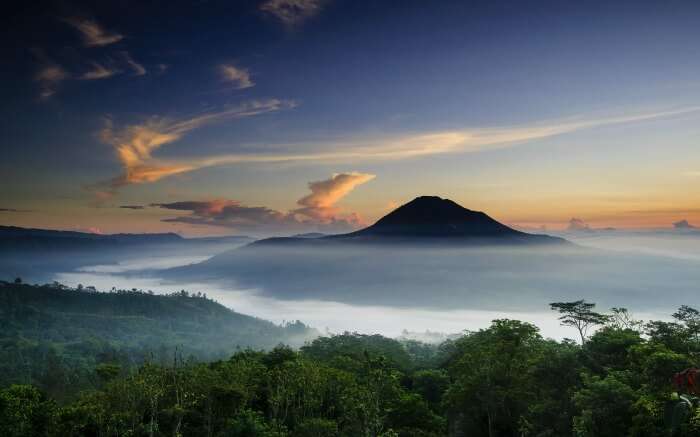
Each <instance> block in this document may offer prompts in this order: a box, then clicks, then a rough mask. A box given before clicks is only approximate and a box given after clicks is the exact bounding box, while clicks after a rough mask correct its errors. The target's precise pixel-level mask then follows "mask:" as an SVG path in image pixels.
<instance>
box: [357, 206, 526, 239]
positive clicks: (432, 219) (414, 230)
mask: <svg viewBox="0 0 700 437" xmlns="http://www.w3.org/2000/svg"><path fill="white" fill-rule="evenodd" d="M351 235H355V236H370V235H371V236H380V235H381V236H402V237H479V238H492V237H501V236H520V235H526V234H524V233H522V232H519V231H516V230H515V229H512V228H509V227H508V226H506V225H504V224H501V223H499V222H497V221H496V220H494V219H492V218H491V217H489V216H488V215H486V214H484V213H483V212H480V211H472V210H469V209H467V208H464V207H462V206H461V205H459V204H457V203H456V202H453V201H452V200H449V199H443V198H441V197H438V196H420V197H416V198H415V199H413V200H412V201H410V202H408V203H406V204H405V205H402V206H400V207H399V208H397V209H395V210H394V211H392V212H390V213H389V214H387V215H386V216H384V217H382V218H381V219H379V221H377V223H375V224H374V225H372V226H370V227H368V228H366V229H363V230H361V231H358V232H355V233H353V234H351Z"/></svg>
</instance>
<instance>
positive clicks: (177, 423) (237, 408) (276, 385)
mask: <svg viewBox="0 0 700 437" xmlns="http://www.w3.org/2000/svg"><path fill="white" fill-rule="evenodd" d="M0 290H1V291H2V293H1V294H0V296H1V299H2V305H0V309H1V311H2V320H3V325H4V326H5V327H6V329H4V330H3V341H2V349H1V351H2V352H1V353H2V354H3V360H2V363H3V365H4V366H5V368H4V369H3V372H2V377H3V378H4V383H3V387H4V388H2V389H1V390H0V434H1V435H3V436H44V435H45V436H54V435H61V436H83V435H86V436H126V435H136V436H138V435H143V436H166V435H174V436H265V437H272V436H275V437H282V436H292V437H294V436H298V437H306V436H309V437H313V436H318V437H322V436H348V437H349V436H353V437H354V436H368V437H369V436H372V437H375V436H384V437H388V436H406V437H418V436H421V437H428V436H445V435H449V436H490V437H491V436H590V437H594V436H595V437H606V436H610V437H613V436H614V437H619V436H650V437H655V436H658V437H662V436H668V437H672V436H697V435H700V410H699V409H698V399H697V395H698V394H700V392H699V391H698V390H699V388H700V385H699V384H698V380H699V379H700V378H699V377H698V376H699V375H698V371H697V370H696V369H695V367H696V366H698V364H699V363H698V361H699V358H700V313H699V312H698V311H697V310H695V309H694V308H691V307H687V306H684V307H681V308H680V309H679V310H678V311H677V312H676V313H674V314H673V320H672V321H649V322H642V321H638V320H635V319H634V317H633V316H632V315H631V314H629V312H627V311H626V310H625V309H624V308H614V309H612V310H611V312H610V313H607V314H606V313H599V312H596V309H595V306H594V305H593V304H592V303H590V302H585V301H575V302H558V303H553V304H552V309H553V310H556V311H558V312H559V313H560V315H561V321H562V324H563V325H564V326H571V327H573V328H572V329H571V334H572V336H578V335H582V337H581V339H582V340H583V341H582V342H579V341H573V340H563V341H555V340H552V339H546V338H543V337H542V336H541V335H540V333H539V330H538V328H537V327H536V326H534V325H532V324H529V323H525V322H521V321H517V320H508V319H502V320H494V321H493V323H492V324H491V326H489V327H488V328H485V329H481V330H479V331H474V332H465V333H464V334H463V335H462V336H459V337H458V338H456V339H449V340H447V341H445V342H443V343H441V344H439V345H428V344H425V343H421V342H418V341H415V340H408V339H404V340H401V341H399V340H394V339H389V338H385V337H382V336H380V335H362V334H357V333H344V334H341V335H333V336H330V337H320V338H316V339H315V340H313V341H310V342H307V343H306V344H305V345H304V346H302V347H301V348H300V349H293V348H290V347H288V346H283V345H279V346H276V347H274V348H272V349H270V346H271V342H272V341H274V340H276V339H279V338H281V336H282V335H283V334H288V332H287V331H289V330H290V329H291V330H294V331H304V330H305V329H306V328H305V327H303V328H302V327H300V326H298V325H294V326H288V327H276V326H274V325H272V324H267V323H265V322H263V321H260V320H257V319H252V318H246V317H245V316H241V315H238V314H235V313H233V312H231V311H229V310H227V309H225V308H223V307H221V306H219V305H218V304H216V303H214V302H212V301H210V300H208V299H206V298H205V297H203V296H202V297H198V296H197V295H195V296H192V295H190V294H187V293H177V294H174V295H172V296H151V295H149V294H148V293H143V292H136V291H128V292H127V291H121V292H113V293H95V292H89V291H85V290H81V291H78V290H62V289H57V288H56V286H44V287H37V286H29V285H23V284H8V283H4V284H2V287H0ZM123 295H128V296H129V298H128V299H122V298H121V297H120V296H123ZM20 296H21V297H22V299H21V302H18V301H17V300H18V299H19V297H20ZM12 299H14V300H12ZM165 313H169V314H171V315H172V317H169V318H162V317H154V314H165ZM127 314H128V315H127ZM186 314H189V317H186ZM93 318H95V319H97V320H94V321H91V319H93ZM121 318H125V319H126V320H129V326H133V329H132V330H131V331H128V335H131V336H132V337H130V338H127V332H126V331H124V330H125V329H126V328H125V326H127V325H122V324H120V320H121ZM76 320H85V321H86V322H85V323H82V322H81V323H78V322H77V321H76ZM134 320H140V322H139V323H133V324H132V322H133V321H134ZM224 321H226V323H233V325H232V326H236V328H232V329H230V330H228V331H226V332H218V333H217V332H216V331H217V330H218V331H221V330H222V329H223V328H222V327H223V326H226V325H225V323H224ZM234 322H235V323H234ZM581 327H585V328H586V329H588V328H595V329H588V331H587V330H586V329H579V328H581ZM204 329H209V330H211V331H213V332H209V333H207V334H206V335H209V336H210V337H206V338H205V337H202V336H203V335H205V334H204V333H203V332H202V331H203V330H204ZM241 329H243V332H246V333H250V332H253V331H255V332H257V333H261V332H262V333H267V335H268V336H267V337H264V336H263V337H262V338H266V339H267V341H266V342H265V341H263V342H260V343H258V344H255V345H253V344H251V345H249V346H250V348H248V349H239V350H238V351H235V346H234V344H236V342H237V341H238V340H236V339H240V338H242V337H241V331H240V330H241ZM81 330H82V331H81ZM246 330H247V331H246ZM251 330H252V331H251ZM198 331H199V332H198ZM39 332H43V333H45V338H44V339H43V340H39V339H38V336H39ZM236 333H238V335H239V336H238V337H236V336H235V335H236ZM150 335H153V338H151V337H150ZM217 335H219V336H220V337H217ZM275 335H277V336H278V337H275ZM93 337H94V338H93ZM98 337H100V338H101V339H100V340H96V338H98ZM225 337H230V341H229V344H230V345H231V352H230V354H229V355H228V356H227V357H226V358H221V359H218V360H214V361H208V362H207V361H203V360H202V359H201V357H202V356H206V354H207V353H212V354H213V353H215V352H214V350H215V349H216V347H215V346H216V345H217V343H216V341H215V340H216V339H217V338H222V339H223V338H225ZM88 338H93V340H91V341H92V343H91V342H90V341H89V340H87V339H88ZM156 338H158V339H160V340H162V341H164V342H165V344H170V345H173V346H176V345H179V346H178V347H173V348H171V349H169V350H167V351H166V350H162V351H161V352H162V354H161V356H160V357H158V354H153V353H150V354H149V353H145V351H146V350H148V349H149V348H150V347H155V345H156V344H157V343H156V341H155V340H156ZM209 339H211V340H209ZM221 341H223V340H221ZM100 342H103V343H102V347H103V349H100V347H97V345H99V344H100ZM196 344H199V345H200V347H201V348H203V349H202V350H200V351H199V352H202V353H204V355H202V356H200V357H199V358H197V356H196V352H197V349H196V348H194V347H193V345H196ZM88 345H91V346H88ZM187 345H189V346H187ZM218 345H219V346H220V344H218ZM239 346H240V344H239ZM137 347H140V348H142V349H141V350H142V351H144V353H142V354H141V355H140V356H139V359H140V361H139V362H138V363H136V361H135V358H136V354H134V352H133V351H134V348H137ZM256 349H257V350H256ZM263 349H266V350H267V351H263ZM219 352H220V350H219ZM25 353H26V354H32V353H34V354H37V355H35V356H32V357H31V358H30V359H27V360H26V361H24V363H25V364H27V365H28V366H29V368H28V369H27V371H29V372H30V373H31V372H37V371H38V373H32V374H28V375H27V381H24V383H22V382H23V381H9V380H8V378H9V379H12V378H13V377H17V376H18V374H17V373H15V374H14V376H12V375H13V373H12V372H13V371H16V369H17V367H14V368H13V367H12V365H11V363H12V361H11V360H9V359H8V357H15V358H13V359H16V358H17V357H19V356H23V355H22V354H25ZM217 353H218V352H217ZM13 354H16V355H13ZM41 354H43V355H41ZM92 354H96V355H94V356H93V355H92ZM127 356H128V357H130V360H131V361H130V360H129V359H127V360H125V359H123V358H124V357H127ZM76 357H81V358H80V360H78V358H76ZM71 360H74V361H71ZM67 362H70V363H71V365H70V366H69V367H70V368H69V367H65V366H63V367H62V366H61V365H60V363H67ZM30 363H31V364H30ZM39 363H40V364H39ZM130 363H131V364H130ZM136 364H137V365H136ZM33 365H36V366H39V367H41V366H43V367H44V368H43V369H31V367H32V366H33ZM74 366H79V367H80V368H82V371H83V373H84V378H83V379H81V380H80V384H73V383H72V382H71V383H66V382H67V381H69V380H70V378H71V375H70V372H72V371H75V367H74ZM13 369H14V370H13Z"/></svg>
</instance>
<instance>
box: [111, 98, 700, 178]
mask: <svg viewBox="0 0 700 437" xmlns="http://www.w3.org/2000/svg"><path fill="white" fill-rule="evenodd" d="M292 106H294V104H293V103H290V102H285V101H280V100H268V101H262V102H253V103H249V104H246V105H242V106H240V107H236V108H233V109H230V110H227V111H221V112H214V113H206V114H203V115H200V116H197V117H193V118H190V119H185V120H180V121H168V120H166V119H161V118H153V119H151V120H149V121H147V122H146V123H143V124H141V125H135V126H127V127H126V128H124V129H121V130H115V129H113V128H112V126H111V125H110V126H108V127H107V128H105V130H104V131H103V135H102V137H103V139H104V141H105V142H107V143H109V144H112V145H114V147H115V149H116V150H117V155H118V157H119V159H120V161H121V162H122V165H123V166H124V174H123V175H122V176H120V177H118V178H115V179H114V180H112V182H111V185H112V186H113V187H118V186H121V185H125V184H129V183H145V182H154V181H158V180H160V179H162V178H164V177H167V176H171V175H175V174H181V173H186V172H190V171H193V170H197V169H201V168H206V167H212V166H221V165H232V164H238V163H274V162H299V161H309V162H327V163H332V162H337V163H344V164H347V163H355V162H369V161H381V160H400V159H410V158H417V157H421V156H429V155H437V154H447V153H476V152H480V151H485V150H493V149H502V148H507V147H514V146H517V145H520V144H525V143H529V142H532V141H535V140H541V139H545V138H550V137H554V136H557V135H563V134H567V133H573V132H577V131H580V130H584V129H591V128H596V127H601V126H609V125H616V124H624V123H634V122H641V121H646V120H653V119H658V118H664V117H673V116H677V115H683V114H688V113H691V112H698V111H700V108H696V107H693V108H685V109H678V110H671V111H663V112H654V113H639V114H634V115H621V116H614V117H608V118H595V119H577V120H565V121H559V122H553V123H540V124H534V125H526V126H509V127H500V128H481V129H480V128H473V129H461V130H449V131H437V132H427V133H417V134H405V135H393V136H376V137H361V138H355V139H353V138H350V139H345V140H333V141H327V142H317V143H306V144H301V143H299V144H286V145H278V146H277V147H276V149H277V150H288V151H287V152H278V153H234V154H225V155H215V156H204V157H199V158H188V159H174V158H171V159H156V158H154V157H153V156H152V152H153V151H154V150H156V149H158V148H160V147H161V146H164V145H166V144H169V143H172V142H174V141H177V140H179V139H180V138H181V137H182V136H183V135H184V134H186V133H187V132H189V131H191V130H194V129H196V128H199V127H201V126H203V125H205V124H208V123H213V122H216V121H220V120H223V119H227V118H240V117H246V116H251V115H257V114H261V113H265V112H272V111H278V110H280V109H284V108H289V107H292Z"/></svg>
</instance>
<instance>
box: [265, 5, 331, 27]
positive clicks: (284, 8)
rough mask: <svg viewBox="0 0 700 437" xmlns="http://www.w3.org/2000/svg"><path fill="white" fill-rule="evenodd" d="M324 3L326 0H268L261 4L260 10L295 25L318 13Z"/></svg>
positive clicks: (288, 24)
mask: <svg viewBox="0 0 700 437" xmlns="http://www.w3.org/2000/svg"><path fill="white" fill-rule="evenodd" d="M324 3H326V1H325V0H267V1H265V2H263V3H262V4H261V5H260V10H261V11H263V12H266V13H268V14H271V15H272V16H274V17H275V18H277V19H278V20H280V21H281V22H282V23H283V24H284V25H286V26H289V27H294V26H298V25H300V24H301V23H303V22H304V21H306V20H307V19H309V18H311V17H313V16H314V15H316V14H318V13H319V12H320V11H321V7H322V6H323V4H324Z"/></svg>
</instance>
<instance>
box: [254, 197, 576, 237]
mask: <svg viewBox="0 0 700 437" xmlns="http://www.w3.org/2000/svg"><path fill="white" fill-rule="evenodd" d="M306 240H307V239H301V238H298V237H290V238H282V237H278V238H269V239H265V240H259V241H256V242H254V243H253V244H252V246H261V245H271V244H272V245H279V244H307V243H313V244H321V243H330V242H336V243H337V242H343V243H421V244H423V243H428V244H431V243H434V244H470V245H526V244H564V243H567V241H566V240H564V239H563V238H559V237H551V236H549V235H538V234H528V233H525V232H521V231H517V230H515V229H513V228H510V227H508V226H506V225H504V224H502V223H499V222H498V221H496V220H494V219H492V218H491V217H489V216H488V215H487V214H485V213H483V212H481V211H472V210H469V209H466V208H464V207H462V206H461V205H459V204H457V203H455V202H453V201H452V200H449V199H442V198H440V197H437V196H421V197H417V198H415V199H413V200H412V201H410V202H408V203H407V204H405V205H403V206H401V207H399V208H397V209H395V210H394V211H392V212H390V213H389V214H387V215H386V216H384V217H382V218H381V219H380V220H379V221H377V222H376V223H375V224H373V225H371V226H369V227H367V228H364V229H361V230H359V231H356V232H351V233H349V234H340V235H329V236H326V237H321V238H315V239H313V240H312V241H311V242H309V241H306Z"/></svg>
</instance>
